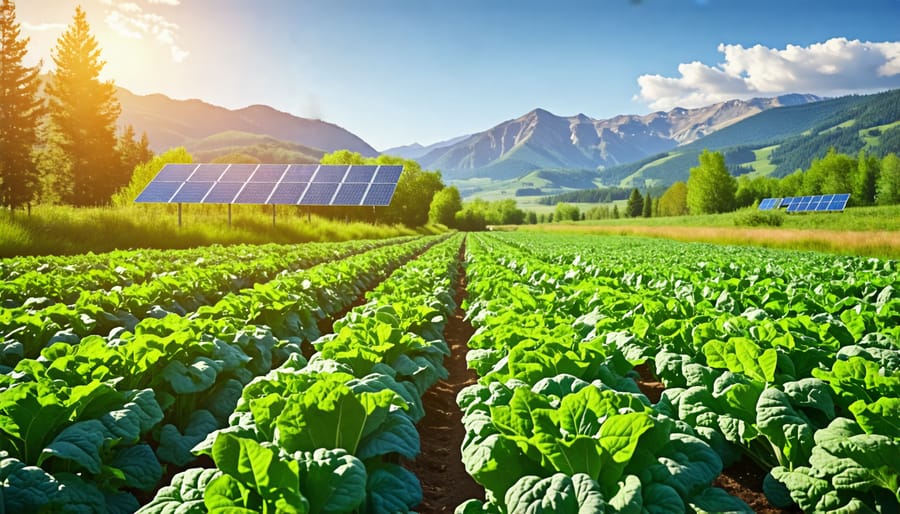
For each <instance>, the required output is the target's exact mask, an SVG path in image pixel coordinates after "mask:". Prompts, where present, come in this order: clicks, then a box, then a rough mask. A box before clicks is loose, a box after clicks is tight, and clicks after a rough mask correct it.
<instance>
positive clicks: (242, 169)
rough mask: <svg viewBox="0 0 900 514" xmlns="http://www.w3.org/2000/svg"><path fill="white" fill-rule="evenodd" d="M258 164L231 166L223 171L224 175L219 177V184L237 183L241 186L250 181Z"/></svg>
mask: <svg viewBox="0 0 900 514" xmlns="http://www.w3.org/2000/svg"><path fill="white" fill-rule="evenodd" d="M258 167H259V164H232V165H231V166H229V167H228V169H227V170H225V173H223V174H222V176H221V177H219V182H239V183H241V184H244V183H246V182H247V181H248V180H250V177H251V176H252V175H253V172H254V171H256V168H258Z"/></svg>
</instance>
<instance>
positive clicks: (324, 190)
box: [300, 182, 338, 205]
mask: <svg viewBox="0 0 900 514" xmlns="http://www.w3.org/2000/svg"><path fill="white" fill-rule="evenodd" d="M337 188H338V184H336V183H325V184H320V183H316V182H313V183H311V184H310V185H309V187H308V188H306V193H305V194H304V195H303V198H301V199H300V204H301V205H330V204H331V198H332V197H333V196H334V192H335V191H337Z"/></svg>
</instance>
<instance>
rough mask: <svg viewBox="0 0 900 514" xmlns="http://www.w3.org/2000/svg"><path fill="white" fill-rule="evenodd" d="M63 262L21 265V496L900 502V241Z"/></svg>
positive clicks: (4, 404) (581, 239)
mask: <svg viewBox="0 0 900 514" xmlns="http://www.w3.org/2000/svg"><path fill="white" fill-rule="evenodd" d="M229 255H231V258H229ZM37 262H38V261H37V260H36V259H35V258H27V257H26V258H19V259H7V260H4V261H0V276H2V277H3V281H4V284H5V285H6V286H5V287H4V288H3V289H0V298H2V301H3V304H2V311H0V333H2V340H0V372H2V375H0V506H2V507H3V508H2V509H0V511H2V512H42V511H47V512H141V513H174V512H181V513H202V512H334V513H337V512H348V513H349V512H375V513H389V512H411V511H416V512H422V513H430V512H450V511H454V510H455V511H456V512H457V513H459V514H467V513H495V514H499V513H513V512H534V513H542V512H608V513H612V512H643V511H647V512H673V513H675V512H772V513H774V512H801V511H802V512H897V511H898V509H900V490H898V485H900V483H898V481H900V428H898V426H897V424H896V420H897V419H900V324H898V322H900V289H898V282H900V281H898V275H900V273H898V272H900V269H898V268H900V264H898V262H897V261H891V260H882V259H877V258H863V257H848V256H836V255H827V254H819V253H810V252H796V251H782V250H770V249H764V248H752V247H730V246H716V245H709V244H700V243H682V242H675V241H670V240H663V239H645V238H638V237H619V236H597V235H584V234H563V233H538V232H498V233H473V234H469V235H467V236H464V235H463V234H447V235H440V236H411V237H402V238H394V239H387V240H377V241H355V242H344V243H321V244H303V245H268V246H253V245H246V246H240V247H205V248H195V249H190V250H168V251H125V252H115V253H111V254H97V255H82V256H72V257H56V258H53V259H46V260H41V261H40V262H43V264H40V268H38V269H36V264H37ZM63 290H65V291H67V293H65V294H63V293H62V292H61V291H63ZM739 474H740V476H739ZM748 474H749V475H750V477H751V479H750V482H752V483H738V482H747V480H746V479H745V476H746V475H748ZM739 478H740V480H738V479H739Z"/></svg>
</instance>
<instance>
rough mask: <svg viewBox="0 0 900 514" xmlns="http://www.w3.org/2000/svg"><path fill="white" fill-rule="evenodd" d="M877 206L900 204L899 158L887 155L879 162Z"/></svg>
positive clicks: (891, 154)
mask: <svg viewBox="0 0 900 514" xmlns="http://www.w3.org/2000/svg"><path fill="white" fill-rule="evenodd" d="M876 188H877V192H876V195H877V196H876V199H877V200H878V205H893V204H898V203H900V157H897V154H893V153H889V154H887V155H885V156H884V159H882V160H881V174H880V175H879V176H878V183H877V184H876Z"/></svg>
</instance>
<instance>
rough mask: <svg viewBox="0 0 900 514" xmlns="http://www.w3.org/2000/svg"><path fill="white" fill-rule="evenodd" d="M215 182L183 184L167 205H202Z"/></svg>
mask: <svg viewBox="0 0 900 514" xmlns="http://www.w3.org/2000/svg"><path fill="white" fill-rule="evenodd" d="M214 185H216V183H215V182H185V183H184V185H183V186H181V188H180V189H178V192H177V193H175V195H174V196H172V199H171V200H169V203H203V198H204V197H206V195H207V194H208V193H209V191H210V190H211V189H212V187H213V186H214Z"/></svg>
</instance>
